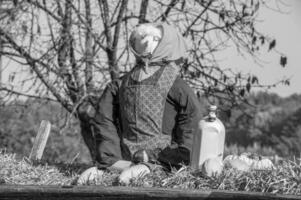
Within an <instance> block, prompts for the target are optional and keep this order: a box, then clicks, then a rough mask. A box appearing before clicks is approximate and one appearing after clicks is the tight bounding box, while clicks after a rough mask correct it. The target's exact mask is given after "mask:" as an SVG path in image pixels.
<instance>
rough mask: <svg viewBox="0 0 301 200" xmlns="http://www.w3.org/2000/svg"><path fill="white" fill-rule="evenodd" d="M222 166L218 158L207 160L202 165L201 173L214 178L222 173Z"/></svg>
mask: <svg viewBox="0 0 301 200" xmlns="http://www.w3.org/2000/svg"><path fill="white" fill-rule="evenodd" d="M223 168H224V165H223V162H222V161H221V160H220V158H218V157H216V158H208V159H207V160H205V162H204V163H203V165H202V173H203V174H205V175H207V176H209V177H216V176H219V175H220V174H221V172H222V171H223Z"/></svg>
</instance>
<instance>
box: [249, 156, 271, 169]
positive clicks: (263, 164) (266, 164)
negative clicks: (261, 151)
mask: <svg viewBox="0 0 301 200" xmlns="http://www.w3.org/2000/svg"><path fill="white" fill-rule="evenodd" d="M251 168H252V169H254V170H272V169H274V168H275V167H274V164H273V163H272V161H271V160H270V159H268V158H263V159H260V160H258V161H256V162H254V163H253V165H252V166H251Z"/></svg>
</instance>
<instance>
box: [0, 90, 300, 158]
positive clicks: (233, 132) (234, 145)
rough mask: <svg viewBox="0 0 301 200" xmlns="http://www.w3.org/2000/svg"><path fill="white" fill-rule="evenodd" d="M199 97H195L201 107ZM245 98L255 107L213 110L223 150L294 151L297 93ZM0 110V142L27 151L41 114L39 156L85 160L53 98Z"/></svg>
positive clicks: (73, 128)
mask: <svg viewBox="0 0 301 200" xmlns="http://www.w3.org/2000/svg"><path fill="white" fill-rule="evenodd" d="M204 99H205V98H201V99H200V106H201V107H202V108H204V104H205V103H204ZM249 100H250V102H251V103H252V104H253V105H254V106H256V107H254V106H247V105H245V104H244V105H242V106H240V107H238V108H236V109H233V110H232V113H231V116H230V117H229V113H228V112H225V111H220V112H219V116H220V118H221V119H222V121H223V122H224V124H225V126H226V144H227V145H226V146H227V147H226V149H225V152H226V154H230V153H241V152H244V151H249V152H257V153H260V154H262V155H268V156H272V155H275V154H277V155H279V156H285V157H291V158H292V157H293V156H296V157H300V152H301V146H300V143H301V127H300V123H299V122H300V120H301V95H291V96H289V97H286V98H282V97H279V96H277V95H276V94H269V93H265V92H259V93H256V94H252V95H250V98H249ZM20 103H22V104H23V107H21V108H22V109H20V107H19V104H20ZM203 110H204V114H205V109H203ZM0 113H1V115H0V148H2V149H3V148H5V149H6V150H7V151H8V152H14V153H17V154H19V155H21V156H29V153H30V149H31V147H32V144H33V140H34V137H35V135H36V133H37V129H38V126H39V123H40V122H41V120H44V119H46V120H49V121H51V123H52V129H51V134H50V137H49V140H48V143H47V145H46V149H45V152H44V157H43V159H45V160H47V161H49V162H66V163H74V162H81V163H82V162H89V161H91V160H90V159H91V158H90V156H89V153H88V150H87V148H86V146H85V145H84V142H83V141H82V138H81V137H79V131H80V128H79V125H78V122H77V120H76V119H74V118H73V120H72V121H71V122H70V123H69V126H68V127H67V128H65V129H62V127H63V126H64V124H65V121H63V120H62V119H64V118H65V116H66V115H67V114H68V113H67V112H66V111H64V109H62V108H61V107H60V105H59V104H57V103H50V102H45V101H44V102H43V101H37V100H27V101H25V102H18V106H15V105H14V104H8V105H7V106H6V107H2V108H0ZM167 139H168V138H167ZM167 142H168V141H167Z"/></svg>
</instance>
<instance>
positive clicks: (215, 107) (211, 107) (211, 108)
mask: <svg viewBox="0 0 301 200" xmlns="http://www.w3.org/2000/svg"><path fill="white" fill-rule="evenodd" d="M216 110H217V106H216V105H210V106H209V111H211V112H215V111H216Z"/></svg>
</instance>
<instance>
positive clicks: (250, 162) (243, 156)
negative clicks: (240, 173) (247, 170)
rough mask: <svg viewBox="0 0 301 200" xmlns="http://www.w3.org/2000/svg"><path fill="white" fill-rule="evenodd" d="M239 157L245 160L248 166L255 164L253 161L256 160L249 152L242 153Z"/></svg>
mask: <svg viewBox="0 0 301 200" xmlns="http://www.w3.org/2000/svg"><path fill="white" fill-rule="evenodd" d="M238 159H239V160H242V161H244V162H245V163H246V164H247V165H248V166H251V165H253V163H254V162H255V160H254V159H252V158H250V157H249V156H248V154H241V155H240V156H239V157H238Z"/></svg>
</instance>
